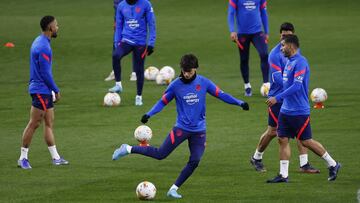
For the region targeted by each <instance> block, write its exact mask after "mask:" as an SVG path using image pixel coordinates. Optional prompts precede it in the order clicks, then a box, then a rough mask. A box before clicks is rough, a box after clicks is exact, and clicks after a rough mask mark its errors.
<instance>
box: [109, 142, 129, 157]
mask: <svg viewBox="0 0 360 203" xmlns="http://www.w3.org/2000/svg"><path fill="white" fill-rule="evenodd" d="M127 146H129V145H128V144H122V145H121V146H120V147H119V148H117V149H116V150H115V151H114V153H113V155H112V160H114V161H115V160H118V159H119V158H121V157H123V156H125V155H128V154H129V152H128V151H127V149H126V147H127Z"/></svg>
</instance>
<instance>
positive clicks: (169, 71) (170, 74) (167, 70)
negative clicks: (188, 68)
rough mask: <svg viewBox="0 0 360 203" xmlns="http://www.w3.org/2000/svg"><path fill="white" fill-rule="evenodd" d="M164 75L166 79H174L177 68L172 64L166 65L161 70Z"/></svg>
mask: <svg viewBox="0 0 360 203" xmlns="http://www.w3.org/2000/svg"><path fill="white" fill-rule="evenodd" d="M159 73H160V74H162V75H163V76H164V79H165V80H170V81H171V80H172V79H174V78H175V70H174V69H173V68H172V67H170V66H164V67H163V68H162V69H161V70H160V72H159Z"/></svg>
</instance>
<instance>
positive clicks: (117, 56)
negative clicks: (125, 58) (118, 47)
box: [112, 51, 120, 60]
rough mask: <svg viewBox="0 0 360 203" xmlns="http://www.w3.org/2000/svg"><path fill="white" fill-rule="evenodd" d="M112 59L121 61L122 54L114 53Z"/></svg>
mask: <svg viewBox="0 0 360 203" xmlns="http://www.w3.org/2000/svg"><path fill="white" fill-rule="evenodd" d="M112 57H113V59H116V60H120V54H119V53H118V52H116V51H114V52H113V53H112Z"/></svg>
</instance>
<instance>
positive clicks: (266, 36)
mask: <svg viewBox="0 0 360 203" xmlns="http://www.w3.org/2000/svg"><path fill="white" fill-rule="evenodd" d="M265 43H266V44H267V43H269V34H265Z"/></svg>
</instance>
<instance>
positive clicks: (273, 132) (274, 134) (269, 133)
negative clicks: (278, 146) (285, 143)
mask: <svg viewBox="0 0 360 203" xmlns="http://www.w3.org/2000/svg"><path fill="white" fill-rule="evenodd" d="M266 134H267V136H269V137H270V138H274V137H276V136H277V132H276V129H275V130H273V129H268V130H267V133H266Z"/></svg>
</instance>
